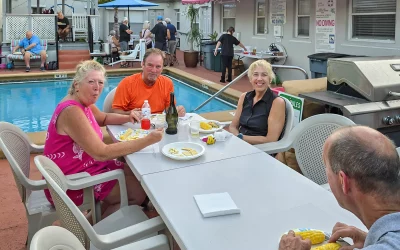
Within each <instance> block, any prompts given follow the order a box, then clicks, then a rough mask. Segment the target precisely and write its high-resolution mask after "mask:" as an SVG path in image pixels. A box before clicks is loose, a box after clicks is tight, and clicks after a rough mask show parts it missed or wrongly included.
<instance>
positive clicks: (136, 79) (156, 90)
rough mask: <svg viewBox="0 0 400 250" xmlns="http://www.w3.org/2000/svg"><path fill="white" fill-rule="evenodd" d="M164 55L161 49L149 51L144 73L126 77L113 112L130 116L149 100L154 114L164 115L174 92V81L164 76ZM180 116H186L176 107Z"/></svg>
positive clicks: (117, 93)
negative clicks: (132, 111) (162, 73)
mask: <svg viewBox="0 0 400 250" xmlns="http://www.w3.org/2000/svg"><path fill="white" fill-rule="evenodd" d="M163 63H164V54H163V52H162V51H161V50H159V49H148V50H147V51H146V53H145V55H144V57H143V62H142V69H143V72H142V73H137V74H134V75H131V76H128V77H125V78H124V79H123V80H122V81H121V82H120V83H119V85H118V88H117V90H116V92H115V96H114V101H113V104H112V111H113V112H115V113H119V114H129V113H130V112H131V110H140V109H141V107H142V105H143V103H144V101H145V100H148V101H149V104H150V107H151V112H152V113H162V112H163V111H164V110H165V109H166V108H167V107H168V106H169V104H170V100H169V98H170V93H171V92H173V91H174V85H173V83H172V80H171V79H169V78H168V77H166V76H162V75H161V72H162V70H163ZM176 109H177V111H178V115H179V116H185V114H186V111H185V108H184V107H183V106H177V107H176Z"/></svg>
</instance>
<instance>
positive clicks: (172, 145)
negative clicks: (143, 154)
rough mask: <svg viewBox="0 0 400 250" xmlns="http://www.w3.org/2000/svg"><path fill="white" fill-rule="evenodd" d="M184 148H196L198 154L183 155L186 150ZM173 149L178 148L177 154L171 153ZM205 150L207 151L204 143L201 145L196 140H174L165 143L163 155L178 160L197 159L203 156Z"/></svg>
mask: <svg viewBox="0 0 400 250" xmlns="http://www.w3.org/2000/svg"><path fill="white" fill-rule="evenodd" d="M183 148H189V149H194V150H196V152H197V154H196V155H191V156H186V155H183V152H184V151H185V150H182V149H183ZM171 149H174V150H176V151H177V153H176V154H172V153H170V150H171ZM205 151H206V149H205V148H204V146H203V145H201V144H199V143H195V142H174V143H170V144H167V145H165V146H164V147H163V148H162V150H161V152H162V153H163V155H165V156H166V157H169V158H171V159H173V160H177V161H188V160H193V159H196V158H197V157H200V156H202V155H203V154H204V152H205Z"/></svg>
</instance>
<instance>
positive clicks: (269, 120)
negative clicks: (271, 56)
mask: <svg viewBox="0 0 400 250" xmlns="http://www.w3.org/2000/svg"><path fill="white" fill-rule="evenodd" d="M248 77H249V79H250V83H251V85H252V87H253V91H250V92H247V93H243V94H242V95H241V96H240V97H239V101H238V105H237V109H236V112H235V116H234V117H233V120H232V123H231V124H230V126H229V131H230V132H231V133H232V134H234V135H236V136H237V137H239V138H240V139H242V140H244V141H246V142H248V143H250V144H261V143H267V142H275V141H278V140H279V138H280V137H281V135H282V131H283V127H284V124H285V112H286V111H285V110H286V109H285V101H284V100H283V99H282V98H281V97H278V96H277V95H276V94H275V93H274V92H272V90H271V88H270V84H271V81H272V80H273V79H274V78H275V74H274V72H273V71H272V67H271V64H269V63H268V62H267V61H265V60H258V61H255V62H253V63H252V64H251V65H250V67H249V72H248Z"/></svg>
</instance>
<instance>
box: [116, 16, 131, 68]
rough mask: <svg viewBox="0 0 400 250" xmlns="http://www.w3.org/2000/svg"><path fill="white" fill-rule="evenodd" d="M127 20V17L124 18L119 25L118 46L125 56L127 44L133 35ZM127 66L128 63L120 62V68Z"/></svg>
mask: <svg viewBox="0 0 400 250" xmlns="http://www.w3.org/2000/svg"><path fill="white" fill-rule="evenodd" d="M128 23H129V20H128V18H127V17H124V19H123V20H122V23H121V25H120V26H119V45H120V48H121V52H122V53H123V54H124V55H125V54H126V51H127V50H128V44H129V41H130V40H131V34H132V33H133V32H132V31H131V30H130V29H129V27H128ZM127 66H128V63H126V62H122V63H121V68H125V67H127Z"/></svg>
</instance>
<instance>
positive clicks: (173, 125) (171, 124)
mask: <svg viewBox="0 0 400 250" xmlns="http://www.w3.org/2000/svg"><path fill="white" fill-rule="evenodd" d="M174 99H175V98H174V92H171V93H170V97H169V107H168V108H167V110H166V112H165V113H166V120H167V124H168V128H167V129H166V130H165V133H167V134H169V135H174V134H176V133H178V126H177V125H178V111H177V110H176V107H175V101H174Z"/></svg>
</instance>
